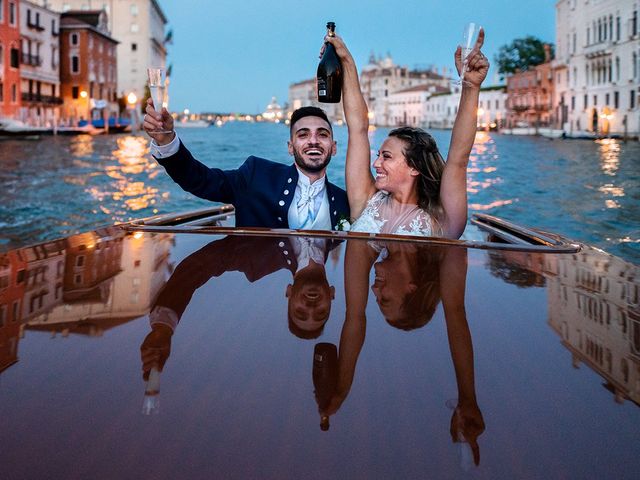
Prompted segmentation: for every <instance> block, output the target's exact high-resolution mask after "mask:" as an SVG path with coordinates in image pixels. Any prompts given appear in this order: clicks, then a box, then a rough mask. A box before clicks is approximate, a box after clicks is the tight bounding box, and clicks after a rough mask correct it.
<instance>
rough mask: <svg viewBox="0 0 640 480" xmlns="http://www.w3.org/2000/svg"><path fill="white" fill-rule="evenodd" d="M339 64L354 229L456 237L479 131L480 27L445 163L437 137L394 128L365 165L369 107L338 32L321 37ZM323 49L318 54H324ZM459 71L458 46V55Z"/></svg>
mask: <svg viewBox="0 0 640 480" xmlns="http://www.w3.org/2000/svg"><path fill="white" fill-rule="evenodd" d="M325 41H327V42H329V43H331V44H332V45H333V46H334V47H335V49H336V53H337V54H338V57H339V58H340V61H341V62H342V68H343V70H344V73H343V92H342V93H343V105H344V112H345V118H346V121H347V127H348V130H349V140H348V146H347V161H346V187H347V196H348V198H349V207H350V209H351V216H352V218H355V219H356V220H355V222H354V223H353V225H352V226H351V231H360V232H372V233H395V234H402V235H423V236H441V237H446V238H459V237H460V236H461V235H462V232H463V231H464V228H465V225H466V223H467V188H466V185H467V164H468V163H469V155H470V153H471V148H472V147H473V142H474V139H475V134H476V112H477V107H478V96H479V93H480V85H481V84H482V81H483V80H484V79H485V77H486V76H487V71H488V69H489V62H488V60H487V58H486V57H485V56H484V55H483V54H482V52H481V51H480V49H481V47H482V45H483V43H484V31H483V30H481V31H480V33H479V35H478V41H477V42H476V45H475V46H474V48H473V50H472V51H471V53H470V54H469V56H468V57H467V59H466V60H465V74H464V79H463V85H462V93H461V96H460V105H459V107H458V113H457V115H456V120H455V123H454V126H453V132H452V134H451V144H450V146H449V154H448V155H447V161H446V163H445V162H444V160H443V158H442V156H441V155H440V152H439V151H438V147H437V145H436V142H435V140H434V139H433V137H432V136H431V135H429V134H428V133H427V132H425V131H424V130H422V129H420V128H413V127H400V128H396V129H395V130H392V131H391V132H390V133H389V136H388V137H387V139H386V140H385V141H384V142H383V144H382V146H381V147H380V150H379V151H378V156H377V158H376V160H375V161H374V162H373V168H374V169H375V174H376V175H375V178H374V176H373V175H372V173H371V167H370V145H369V137H368V129H369V118H368V112H367V105H366V103H365V100H364V98H363V96H362V92H361V91H360V82H359V80H358V72H357V69H356V65H355V62H354V60H353V57H352V56H351V53H350V52H349V50H348V49H347V47H346V46H345V44H344V42H343V41H342V39H341V38H340V37H338V36H335V37H329V36H327V37H325ZM321 53H322V52H321ZM455 62H456V68H457V69H458V71H460V70H461V68H462V61H461V48H460V47H458V49H457V50H456V52H455Z"/></svg>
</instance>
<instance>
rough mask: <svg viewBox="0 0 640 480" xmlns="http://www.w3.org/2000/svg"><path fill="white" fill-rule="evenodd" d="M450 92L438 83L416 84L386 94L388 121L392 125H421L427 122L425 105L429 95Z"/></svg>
mask: <svg viewBox="0 0 640 480" xmlns="http://www.w3.org/2000/svg"><path fill="white" fill-rule="evenodd" d="M436 93H450V92H449V89H447V88H445V87H441V86H438V85H417V86H415V87H410V88H405V89H403V90H400V91H398V92H395V93H392V94H390V95H389V96H388V104H389V117H390V119H389V123H390V125H392V126H405V125H406V126H411V127H422V126H425V125H426V124H427V105H428V100H429V97H431V95H433V94H436Z"/></svg>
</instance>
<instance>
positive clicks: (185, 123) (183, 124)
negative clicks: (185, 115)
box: [176, 120, 211, 128]
mask: <svg viewBox="0 0 640 480" xmlns="http://www.w3.org/2000/svg"><path fill="white" fill-rule="evenodd" d="M210 126H211V122H207V121H206V120H181V121H179V122H177V123H176V127H178V128H207V127H210Z"/></svg>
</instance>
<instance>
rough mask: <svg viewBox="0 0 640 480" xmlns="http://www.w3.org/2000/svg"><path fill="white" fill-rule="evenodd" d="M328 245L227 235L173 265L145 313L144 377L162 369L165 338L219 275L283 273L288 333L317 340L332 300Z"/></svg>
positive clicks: (249, 277) (256, 276) (167, 342)
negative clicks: (199, 292) (147, 314)
mask: <svg viewBox="0 0 640 480" xmlns="http://www.w3.org/2000/svg"><path fill="white" fill-rule="evenodd" d="M334 246H335V242H330V241H328V240H326V239H310V238H265V237H240V236H238V237H236V236H229V237H226V238H223V239H221V240H216V241H214V242H211V243H209V244H208V245H206V246H204V247H203V248H201V249H200V250H198V251H197V252H195V253H193V254H191V255H190V256H189V257H187V258H186V259H184V260H183V261H182V262H181V263H180V264H179V265H178V266H177V267H176V270H175V271H174V272H173V274H172V275H171V278H170V279H169V281H168V282H167V283H166V285H165V286H164V287H163V289H162V291H161V292H160V294H159V295H158V298H157V300H156V302H155V304H154V306H153V308H152V310H151V314H150V320H151V330H152V331H151V333H150V334H149V335H147V338H146V339H145V341H144V343H143V345H142V360H143V371H144V377H145V378H147V377H148V375H149V371H150V370H151V368H152V367H153V366H156V367H159V370H162V367H163V365H164V363H165V361H166V360H167V357H168V355H169V352H170V346H171V337H172V336H173V333H174V331H175V329H176V327H177V325H178V323H179V322H180V319H181V318H182V315H183V313H184V311H185V309H186V308H187V305H188V304H189V302H190V301H191V297H192V296H193V294H194V292H195V291H196V290H197V289H198V288H199V287H201V286H202V285H204V284H205V283H207V281H208V280H209V279H210V278H212V277H218V276H220V275H222V274H224V273H225V272H230V271H239V272H242V273H244V274H245V276H246V277H247V280H249V281H250V282H255V281H257V280H259V279H261V278H263V277H265V276H267V275H269V274H271V273H274V272H276V271H278V270H282V269H285V270H289V271H290V272H291V273H292V275H293V281H292V283H291V284H289V285H287V287H286V292H285V295H286V297H287V298H288V308H287V313H288V319H289V329H290V331H291V333H293V334H294V335H296V336H298V337H300V338H308V339H311V338H317V337H318V336H319V335H320V334H321V333H322V330H323V328H324V324H325V323H326V321H327V319H328V318H329V313H330V310H331V301H332V300H333V297H334V291H335V289H334V287H332V286H330V285H329V283H328V281H327V277H326V272H325V267H324V263H325V261H326V259H327V255H328V253H329V250H330V249H331V248H333V247H334Z"/></svg>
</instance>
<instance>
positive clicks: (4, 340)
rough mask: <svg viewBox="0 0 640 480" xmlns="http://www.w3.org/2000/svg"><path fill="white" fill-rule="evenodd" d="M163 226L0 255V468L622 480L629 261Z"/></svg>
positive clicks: (160, 474)
mask: <svg viewBox="0 0 640 480" xmlns="http://www.w3.org/2000/svg"><path fill="white" fill-rule="evenodd" d="M218 213H222V214H225V212H218ZM226 213H227V214H228V213H229V212H226ZM223 216H224V215H223ZM196 217H197V215H196ZM166 220H167V219H164V221H161V222H159V223H158V222H156V223H155V224H154V222H153V221H147V222H138V223H135V224H130V225H128V226H125V228H121V227H117V226H113V227H107V228H104V229H100V230H96V231H94V232H87V233H84V234H80V235H73V236H71V237H68V238H65V239H61V240H57V241H52V242H47V243H44V244H38V245H35V246H31V247H27V248H21V249H17V250H12V251H10V252H7V253H3V254H0V313H1V317H0V319H1V320H2V321H1V322H0V416H1V418H2V419H3V420H2V427H1V430H0V431H1V432H2V439H3V442H2V448H1V449H0V464H1V465H2V475H1V476H2V478H7V479H18V478H20V479H23V478H167V479H169V478H171V479H174V478H367V479H369V478H461V477H466V476H470V475H472V476H474V477H477V478H491V479H495V478H545V479H547V478H581V479H582V478H616V479H621V478H637V472H638V470H639V468H640V457H639V456H638V445H640V428H638V426H639V425H640V409H639V408H638V407H639V405H640V298H639V297H640V293H639V289H640V272H639V270H638V267H637V266H636V265H633V264H631V263H628V262H625V261H623V260H621V259H619V258H616V257H613V256H611V255H609V254H607V253H605V252H603V251H601V250H597V249H592V248H590V247H589V246H586V245H580V246H576V245H574V244H573V243H572V242H562V241H560V240H562V239H559V237H544V235H543V234H542V233H540V232H537V233H539V234H540V235H542V236H543V237H544V238H551V239H552V240H554V239H555V240H558V241H559V243H558V244H559V245H561V246H562V247H563V248H560V249H555V250H554V249H553V248H552V246H549V245H547V246H546V247H544V246H543V248H538V247H536V248H532V247H531V246H527V245H525V244H521V245H519V246H518V245H515V246H514V245H513V244H512V245H511V246H506V245H507V244H505V243H504V241H505V239H504V238H502V240H500V238H498V237H499V235H497V234H498V233H500V231H506V230H504V229H503V230H501V229H502V227H501V226H500V224H499V222H497V223H496V222H495V221H490V219H487V218H480V223H483V222H484V226H486V225H489V224H490V225H489V227H488V228H486V229H485V228H483V229H482V230H483V231H484V230H487V231H489V232H490V234H488V235H490V236H489V237H487V238H486V240H490V242H483V241H478V240H473V241H469V240H468V241H463V242H460V243H456V242H454V243H447V242H429V241H423V242H417V241H414V242H412V241H410V240H407V239H400V240H402V241H393V240H391V239H389V238H375V237H374V238H356V236H354V235H349V234H347V233H346V232H341V233H339V234H329V235H325V236H322V235H319V236H314V235H313V234H312V235H309V236H305V235H304V234H302V233H300V232H291V233H290V232H286V231H275V232H274V231H271V232H268V233H267V232H261V231H250V232H247V231H235V232H234V231H232V230H231V231H230V230H225V228H226V227H223V226H222V227H220V226H218V227H216V226H213V227H212V226H210V225H209V226H207V225H203V223H205V224H206V221H204V222H203V221H201V220H199V219H198V218H195V217H193V218H191V221H193V222H195V224H194V225H192V227H191V229H190V230H189V229H188V228H187V229H185V227H184V226H182V227H181V226H180V225H176V223H182V224H183V225H184V224H185V223H188V221H186V222H185V220H184V219H181V220H179V221H176V222H173V223H174V225H169V226H168V228H164V229H162V228H161V227H162V225H160V224H164V225H165V227H167V223H171V222H167V221H166ZM216 221H217V220H216ZM216 228H218V230H216ZM492 229H493V230H492ZM150 230H155V231H150ZM189 231H190V233H188V232H189ZM523 231H525V230H517V231H515V232H514V230H511V231H510V232H509V231H506V233H505V236H506V237H505V238H509V235H511V236H512V237H513V236H514V235H515V236H516V237H518V236H520V237H523V238H524V234H523V233H522V232H523ZM529 232H530V233H532V234H535V233H536V231H535V230H533V231H532V230H529ZM229 233H231V234H229ZM496 235H497V236H496ZM555 240H554V241H555ZM500 242H502V244H503V247H504V246H506V247H505V248H501V247H500ZM557 246H558V245H556V247H557ZM150 319H151V320H152V321H153V324H154V325H155V327H154V328H153V329H152V327H151V324H150ZM325 322H326V323H325ZM168 325H171V328H172V329H173V334H171V333H170V332H171V328H168ZM153 365H161V366H162V369H161V370H162V371H161V373H156V372H157V369H153V370H151V371H150V368H151V366H153ZM149 374H151V378H150V379H149V381H147V380H146V377H147V375H149Z"/></svg>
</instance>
